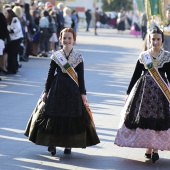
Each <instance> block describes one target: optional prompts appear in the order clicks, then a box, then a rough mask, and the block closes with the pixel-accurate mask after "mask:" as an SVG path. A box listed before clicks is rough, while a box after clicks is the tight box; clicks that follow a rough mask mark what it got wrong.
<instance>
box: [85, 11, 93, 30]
mask: <svg viewBox="0 0 170 170" xmlns="http://www.w3.org/2000/svg"><path fill="white" fill-rule="evenodd" d="M85 15H86V23H87V27H86V31H89V27H90V21H91V18H92V15H91V10H90V9H88V10H87V11H86V12H85Z"/></svg>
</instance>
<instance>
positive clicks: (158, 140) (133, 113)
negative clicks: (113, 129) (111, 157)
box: [115, 50, 170, 150]
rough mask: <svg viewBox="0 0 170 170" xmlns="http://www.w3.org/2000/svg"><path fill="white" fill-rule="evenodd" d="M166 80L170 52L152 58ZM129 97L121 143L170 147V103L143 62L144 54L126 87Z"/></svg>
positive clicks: (169, 71)
mask: <svg viewBox="0 0 170 170" xmlns="http://www.w3.org/2000/svg"><path fill="white" fill-rule="evenodd" d="M153 63H154V65H155V66H156V67H157V68H158V71H159V73H160V75H161V77H162V78H163V79H164V81H165V83H166V84H168V81H169V82H170V53H169V52H167V51H164V50H162V51H161V54H160V56H159V57H158V61H153ZM127 94H128V95H129V97H128V100H127V102H126V104H125V106H124V108H123V110H122V113H121V114H122V115H121V116H122V118H121V122H120V125H119V129H118V132H117V135H116V139H115V144H117V145H118V146H126V147H137V148H153V149H160V150H170V105H169V102H168V100H167V99H166V97H165V95H164V94H163V92H162V91H161V89H160V88H159V86H158V85H157V83H156V82H155V80H154V79H153V78H152V76H151V75H150V73H149V72H148V70H147V69H146V68H145V66H144V64H143V59H142V54H141V56H140V57H139V59H138V61H137V65H136V68H135V71H134V74H133V76H132V79H131V82H130V85H129V87H128V90H127Z"/></svg>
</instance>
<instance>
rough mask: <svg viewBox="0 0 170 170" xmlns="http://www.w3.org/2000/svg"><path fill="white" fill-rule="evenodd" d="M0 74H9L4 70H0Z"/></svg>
mask: <svg viewBox="0 0 170 170" xmlns="http://www.w3.org/2000/svg"><path fill="white" fill-rule="evenodd" d="M1 72H2V74H5V75H6V74H9V72H8V71H5V70H1Z"/></svg>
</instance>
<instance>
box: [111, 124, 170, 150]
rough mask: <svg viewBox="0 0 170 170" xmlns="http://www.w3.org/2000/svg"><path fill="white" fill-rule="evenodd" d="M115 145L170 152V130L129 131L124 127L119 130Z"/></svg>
mask: <svg viewBox="0 0 170 170" xmlns="http://www.w3.org/2000/svg"><path fill="white" fill-rule="evenodd" d="M114 143H115V144H116V145H118V146H121V147H132V148H152V149H158V150H170V129H168V130H166V131H154V130H150V129H141V128H137V129H128V128H126V126H125V125H123V126H122V127H121V128H120V129H118V132H117V135H116V138H115V142H114Z"/></svg>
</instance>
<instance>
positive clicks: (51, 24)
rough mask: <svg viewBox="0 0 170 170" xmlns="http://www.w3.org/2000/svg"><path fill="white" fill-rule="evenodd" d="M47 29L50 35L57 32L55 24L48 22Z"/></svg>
mask: <svg viewBox="0 0 170 170" xmlns="http://www.w3.org/2000/svg"><path fill="white" fill-rule="evenodd" d="M48 28H49V32H50V33H56V32H57V26H56V24H55V22H50V24H49V27H48Z"/></svg>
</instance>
